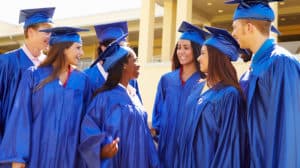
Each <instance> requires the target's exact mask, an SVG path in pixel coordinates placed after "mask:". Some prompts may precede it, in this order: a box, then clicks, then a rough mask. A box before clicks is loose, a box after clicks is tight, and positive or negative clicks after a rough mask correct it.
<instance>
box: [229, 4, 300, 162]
mask: <svg viewBox="0 0 300 168" xmlns="http://www.w3.org/2000/svg"><path fill="white" fill-rule="evenodd" d="M271 1H280V0H243V1H241V0H231V1H228V2H227V3H229V4H238V6H237V8H236V10H235V12H234V15H233V24H232V25H233V32H232V35H233V36H234V37H235V38H236V39H237V41H238V43H239V44H240V46H241V48H247V49H250V51H251V52H252V53H253V57H252V59H251V65H250V68H249V70H248V71H247V72H245V73H244V74H243V76H242V77H241V79H240V84H241V86H242V88H243V90H244V94H245V95H246V98H247V124H248V133H249V144H250V154H251V165H250V166H251V167H300V155H299V151H300V146H299V141H300V122H299V121H300V103H299V99H300V85H299V83H300V64H299V62H298V61H297V60H296V57H294V56H292V55H291V54H290V53H289V52H288V51H287V50H285V49H284V48H282V47H280V46H278V45H277V44H276V42H275V40H274V39H272V38H270V30H272V29H271V27H272V26H271V24H272V22H273V21H274V18H275V16H274V12H273V10H272V9H271V7H270V6H269V3H268V2H271Z"/></svg>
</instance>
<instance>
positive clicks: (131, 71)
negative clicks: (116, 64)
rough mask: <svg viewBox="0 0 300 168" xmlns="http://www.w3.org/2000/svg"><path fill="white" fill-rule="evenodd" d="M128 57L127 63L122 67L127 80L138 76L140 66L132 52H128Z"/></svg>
mask: <svg viewBox="0 0 300 168" xmlns="http://www.w3.org/2000/svg"><path fill="white" fill-rule="evenodd" d="M129 53H130V56H129V58H128V62H127V63H126V64H125V65H124V73H126V74H127V75H128V77H129V79H135V78H138V76H139V70H140V65H139V64H138V59H137V56H136V54H134V52H129Z"/></svg>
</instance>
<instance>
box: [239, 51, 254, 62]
mask: <svg viewBox="0 0 300 168" xmlns="http://www.w3.org/2000/svg"><path fill="white" fill-rule="evenodd" d="M245 50H246V51H247V52H248V53H247V54H246V53H241V55H240V57H241V58H242V59H243V61H244V62H248V61H250V60H251V58H252V52H251V50H249V49H245Z"/></svg>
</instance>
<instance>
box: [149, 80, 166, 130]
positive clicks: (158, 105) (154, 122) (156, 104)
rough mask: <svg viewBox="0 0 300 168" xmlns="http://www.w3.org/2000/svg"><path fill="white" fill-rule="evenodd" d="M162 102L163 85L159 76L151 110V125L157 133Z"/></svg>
mask: <svg viewBox="0 0 300 168" xmlns="http://www.w3.org/2000/svg"><path fill="white" fill-rule="evenodd" d="M163 104H164V87H163V80H162V78H161V79H160V81H159V83H158V86H157V91H156V97H155V102H154V107H153V112H152V127H153V128H154V129H155V130H156V131H158V133H159V129H160V119H161V113H162V109H163Z"/></svg>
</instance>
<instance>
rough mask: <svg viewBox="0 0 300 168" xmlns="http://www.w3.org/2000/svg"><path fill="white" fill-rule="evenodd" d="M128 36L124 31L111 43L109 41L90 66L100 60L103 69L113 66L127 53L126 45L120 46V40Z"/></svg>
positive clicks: (106, 69)
mask: <svg viewBox="0 0 300 168" xmlns="http://www.w3.org/2000/svg"><path fill="white" fill-rule="evenodd" d="M127 36H128V33H125V34H124V35H122V36H121V37H119V38H118V39H116V40H115V41H113V42H112V43H110V44H109V45H108V46H107V48H106V49H105V50H104V52H103V53H101V55H100V56H99V57H98V58H97V59H96V60H95V61H94V62H93V63H92V65H91V66H90V67H93V66H94V65H96V64H97V63H98V62H99V61H100V60H103V62H104V63H103V65H102V66H103V69H104V70H105V71H106V72H107V71H108V70H109V69H110V68H111V67H113V66H114V64H115V63H116V62H118V60H120V59H121V58H123V57H124V56H127V55H128V49H127V47H124V46H120V44H119V43H120V41H123V40H124V39H125V38H126V37H127Z"/></svg>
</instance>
